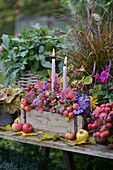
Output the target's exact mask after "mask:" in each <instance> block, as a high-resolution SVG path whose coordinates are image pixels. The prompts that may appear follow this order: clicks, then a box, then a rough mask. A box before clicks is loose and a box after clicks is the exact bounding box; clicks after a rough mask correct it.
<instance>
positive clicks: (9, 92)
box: [0, 85, 23, 126]
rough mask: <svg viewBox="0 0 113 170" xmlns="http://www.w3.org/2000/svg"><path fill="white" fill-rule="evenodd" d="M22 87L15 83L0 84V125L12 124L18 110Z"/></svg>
mask: <svg viewBox="0 0 113 170" xmlns="http://www.w3.org/2000/svg"><path fill="white" fill-rule="evenodd" d="M22 92H23V89H22V88H18V87H17V86H15V85H12V86H9V87H4V86H3V85H0V126H6V125H8V124H12V123H13V122H14V120H15V118H16V117H17V111H19V110H20V96H21V93H22Z"/></svg>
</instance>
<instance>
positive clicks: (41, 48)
mask: <svg viewBox="0 0 113 170" xmlns="http://www.w3.org/2000/svg"><path fill="white" fill-rule="evenodd" d="M43 52H44V46H42V45H41V46H40V47H39V54H42V53H43Z"/></svg>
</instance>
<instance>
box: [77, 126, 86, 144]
mask: <svg viewBox="0 0 113 170" xmlns="http://www.w3.org/2000/svg"><path fill="white" fill-rule="evenodd" d="M76 138H77V141H79V142H81V141H87V140H88V138H89V133H88V132H87V131H86V130H84V129H80V130H79V131H78V132H77V133H76Z"/></svg>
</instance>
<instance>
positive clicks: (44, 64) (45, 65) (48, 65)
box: [41, 59, 52, 68]
mask: <svg viewBox="0 0 113 170" xmlns="http://www.w3.org/2000/svg"><path fill="white" fill-rule="evenodd" d="M41 65H42V66H43V67H45V68H52V64H51V63H50V62H49V61H46V60H45V59H43V60H42V61H41Z"/></svg>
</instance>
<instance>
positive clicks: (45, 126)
mask: <svg viewBox="0 0 113 170" xmlns="http://www.w3.org/2000/svg"><path fill="white" fill-rule="evenodd" d="M20 121H21V123H23V124H24V123H30V124H31V125H32V126H33V128H34V131H37V130H43V131H48V132H51V133H59V134H65V133H66V132H68V131H69V132H74V133H75V132H77V131H78V130H79V129H81V128H82V127H83V118H82V117H81V116H75V117H74V118H71V119H70V120H69V121H68V122H67V121H66V119H65V118H64V117H63V116H60V115H58V114H57V113H51V112H46V111H44V112H42V113H40V112H37V111H36V110H30V111H28V112H26V111H24V110H21V116H20Z"/></svg>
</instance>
